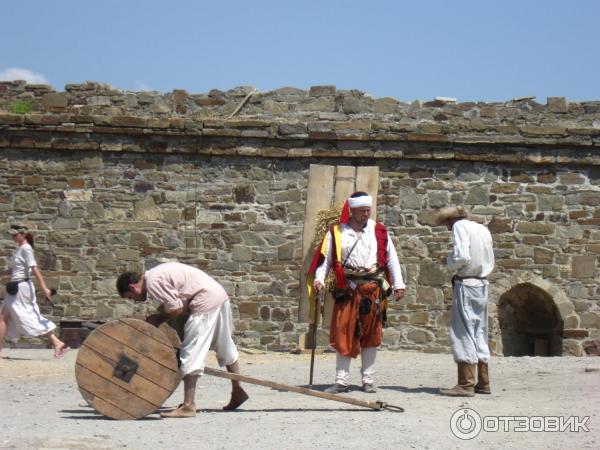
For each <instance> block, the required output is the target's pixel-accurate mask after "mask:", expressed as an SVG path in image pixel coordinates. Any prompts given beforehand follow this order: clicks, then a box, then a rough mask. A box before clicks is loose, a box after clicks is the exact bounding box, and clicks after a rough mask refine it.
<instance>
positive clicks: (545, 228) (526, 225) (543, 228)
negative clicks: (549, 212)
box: [516, 222, 556, 235]
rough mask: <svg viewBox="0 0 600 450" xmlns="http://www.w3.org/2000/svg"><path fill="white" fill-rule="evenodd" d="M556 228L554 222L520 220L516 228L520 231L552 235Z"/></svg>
mask: <svg viewBox="0 0 600 450" xmlns="http://www.w3.org/2000/svg"><path fill="white" fill-rule="evenodd" d="M555 229H556V227H555V225H554V224H551V223H539V222H519V223H517V227H516V230H517V231H518V232H520V233H527V234H542V235H550V234H553V233H554V230H555Z"/></svg>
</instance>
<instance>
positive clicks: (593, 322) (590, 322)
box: [579, 311, 600, 328]
mask: <svg viewBox="0 0 600 450" xmlns="http://www.w3.org/2000/svg"><path fill="white" fill-rule="evenodd" d="M579 317H580V319H581V326H582V327H583V328H600V311H596V312H592V311H588V312H583V313H581V314H580V315H579Z"/></svg>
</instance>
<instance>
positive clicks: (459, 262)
mask: <svg viewBox="0 0 600 450" xmlns="http://www.w3.org/2000/svg"><path fill="white" fill-rule="evenodd" d="M452 244H453V245H454V248H453V249H452V251H451V252H450V253H449V254H448V258H447V259H446V265H447V267H448V269H450V270H452V271H455V270H458V269H460V268H461V267H463V266H465V265H467V264H469V263H470V262H471V253H470V248H469V247H470V245H471V241H470V239H469V234H468V232H467V229H466V227H464V226H463V224H461V223H460V222H456V223H455V224H454V226H453V227H452Z"/></svg>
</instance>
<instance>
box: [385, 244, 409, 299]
mask: <svg viewBox="0 0 600 450" xmlns="http://www.w3.org/2000/svg"><path fill="white" fill-rule="evenodd" d="M387 241H388V244H387V252H388V255H389V259H388V263H387V269H388V271H389V272H390V276H391V277H392V283H393V285H394V290H396V289H406V285H405V284H404V280H403V279H402V269H400V261H398V254H397V253H396V248H395V247H394V243H393V242H392V238H391V236H390V235H388V240H387Z"/></svg>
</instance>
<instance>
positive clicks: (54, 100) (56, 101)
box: [42, 92, 69, 110]
mask: <svg viewBox="0 0 600 450" xmlns="http://www.w3.org/2000/svg"><path fill="white" fill-rule="evenodd" d="M68 104H69V94H67V93H66V92H50V93H48V94H45V95H44V96H43V97H42V105H43V106H44V108H46V109H49V110H52V109H53V108H66V107H67V105H68Z"/></svg>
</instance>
